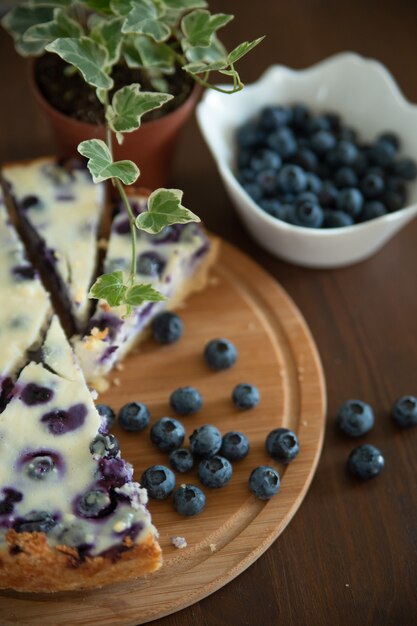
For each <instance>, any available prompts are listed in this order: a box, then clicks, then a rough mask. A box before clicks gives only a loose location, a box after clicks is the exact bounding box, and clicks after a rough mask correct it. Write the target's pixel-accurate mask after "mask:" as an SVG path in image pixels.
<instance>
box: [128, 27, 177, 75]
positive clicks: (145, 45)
mask: <svg viewBox="0 0 417 626" xmlns="http://www.w3.org/2000/svg"><path fill="white" fill-rule="evenodd" d="M134 45H135V47H136V49H137V52H138V54H139V55H140V59H141V62H142V65H143V67H146V68H148V69H159V70H161V71H162V72H164V73H165V74H168V73H172V72H173V71H174V66H175V54H174V52H173V50H172V48H170V47H169V46H168V45H167V44H164V43H155V42H154V41H153V40H152V39H149V38H148V37H145V36H143V35H137V36H136V37H135V41H134Z"/></svg>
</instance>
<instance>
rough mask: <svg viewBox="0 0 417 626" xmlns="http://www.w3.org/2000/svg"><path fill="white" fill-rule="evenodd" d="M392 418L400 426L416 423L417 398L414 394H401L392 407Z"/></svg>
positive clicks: (405, 426)
mask: <svg viewBox="0 0 417 626" xmlns="http://www.w3.org/2000/svg"><path fill="white" fill-rule="evenodd" d="M392 418H393V420H394V422H395V423H396V424H397V425H398V426H400V427H401V428H407V427H408V426H415V425H416V424H417V398H416V397H415V396H402V397H401V398H399V399H398V400H396V402H395V403H394V406H393V407H392Z"/></svg>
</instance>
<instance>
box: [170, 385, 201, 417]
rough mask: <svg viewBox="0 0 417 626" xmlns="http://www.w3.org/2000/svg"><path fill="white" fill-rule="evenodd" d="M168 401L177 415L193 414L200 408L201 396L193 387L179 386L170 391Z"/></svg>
mask: <svg viewBox="0 0 417 626" xmlns="http://www.w3.org/2000/svg"><path fill="white" fill-rule="evenodd" d="M169 403H170V405H171V407H172V408H173V409H174V411H175V412H176V413H178V414H179V415H193V414H194V413H197V412H198V411H199V410H200V409H201V407H202V405H203V398H202V397H201V394H200V392H199V391H197V389H195V388H194V387H179V388H178V389H176V390H175V391H173V392H172V394H171V397H170V399H169Z"/></svg>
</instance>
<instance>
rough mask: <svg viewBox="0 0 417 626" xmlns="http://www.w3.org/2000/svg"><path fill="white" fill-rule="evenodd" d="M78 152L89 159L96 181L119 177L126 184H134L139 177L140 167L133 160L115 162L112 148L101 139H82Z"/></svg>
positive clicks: (88, 165) (89, 165)
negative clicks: (111, 151)
mask: <svg viewBox="0 0 417 626" xmlns="http://www.w3.org/2000/svg"><path fill="white" fill-rule="evenodd" d="M78 152H79V153H80V154H82V156H85V157H86V158H87V159H88V162H87V167H88V169H89V170H90V173H91V175H92V177H93V181H94V182H95V183H101V182H103V181H104V180H108V179H109V178H118V179H120V180H121V181H122V183H124V184H125V185H132V184H133V183H134V182H135V181H136V180H137V179H138V177H139V174H140V172H139V168H138V167H137V165H135V163H133V162H132V161H115V162H113V160H112V156H111V154H110V150H109V149H108V147H107V146H106V144H105V143H104V141H102V140H101V139H87V140H86V141H82V142H81V143H80V144H79V146H78Z"/></svg>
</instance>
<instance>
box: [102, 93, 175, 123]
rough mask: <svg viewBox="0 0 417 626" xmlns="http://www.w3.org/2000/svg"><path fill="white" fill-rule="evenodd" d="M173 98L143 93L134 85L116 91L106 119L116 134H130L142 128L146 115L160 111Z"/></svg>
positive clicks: (165, 94) (161, 94) (159, 94)
mask: <svg viewBox="0 0 417 626" xmlns="http://www.w3.org/2000/svg"><path fill="white" fill-rule="evenodd" d="M172 98H173V96H171V95H170V94H167V93H158V92H153V91H141V90H140V85H139V84H138V83H134V84H132V85H128V86H127V87H122V89H119V90H118V91H116V93H115V94H114V96H113V99H112V103H111V106H109V107H108V109H107V111H106V119H107V121H108V123H109V126H110V128H111V129H112V130H113V131H114V132H115V133H130V132H132V131H133V130H136V129H137V128H139V127H140V125H141V118H142V116H143V115H145V113H148V112H149V111H153V110H154V109H159V108H160V107H161V106H162V105H163V104H165V103H166V102H168V100H171V99H172Z"/></svg>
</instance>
